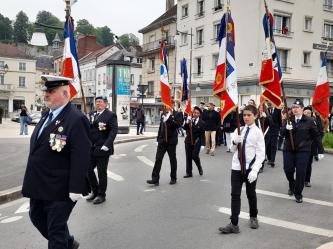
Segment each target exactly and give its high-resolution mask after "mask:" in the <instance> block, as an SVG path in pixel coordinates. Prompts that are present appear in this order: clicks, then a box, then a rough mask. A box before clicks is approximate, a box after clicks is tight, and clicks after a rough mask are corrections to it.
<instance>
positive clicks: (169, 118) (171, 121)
mask: <svg viewBox="0 0 333 249" xmlns="http://www.w3.org/2000/svg"><path fill="white" fill-rule="evenodd" d="M182 124H183V118H182V115H180V114H179V112H176V111H172V110H166V111H164V112H163V113H162V115H161V120H160V126H159V129H158V133H157V143H158V145H157V151H156V158H155V164H154V169H153V172H152V176H151V177H152V178H151V180H147V183H148V184H154V185H155V186H158V185H159V180H160V171H161V167H162V161H163V157H164V155H165V153H166V152H167V153H168V155H169V159H170V166H171V173H170V177H171V180H170V184H171V185H173V184H176V182H177V156H176V147H177V144H178V132H177V130H178V128H179V127H180V126H182Z"/></svg>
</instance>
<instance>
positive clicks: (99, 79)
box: [97, 74, 101, 85]
mask: <svg viewBox="0 0 333 249" xmlns="http://www.w3.org/2000/svg"><path fill="white" fill-rule="evenodd" d="M97 82H98V85H100V84H101V75H100V74H99V75H98V81H97Z"/></svg>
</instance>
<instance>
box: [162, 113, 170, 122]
mask: <svg viewBox="0 0 333 249" xmlns="http://www.w3.org/2000/svg"><path fill="white" fill-rule="evenodd" d="M170 115H171V113H170V112H167V113H166V114H165V115H163V122H164V123H165V122H166V121H167V120H168V119H169V117H170Z"/></svg>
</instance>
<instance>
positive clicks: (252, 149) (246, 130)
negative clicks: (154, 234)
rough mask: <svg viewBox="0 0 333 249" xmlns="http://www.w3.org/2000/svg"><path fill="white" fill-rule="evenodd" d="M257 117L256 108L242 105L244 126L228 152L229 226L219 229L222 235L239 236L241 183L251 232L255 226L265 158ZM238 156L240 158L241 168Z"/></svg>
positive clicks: (235, 135) (256, 224)
mask: <svg viewBox="0 0 333 249" xmlns="http://www.w3.org/2000/svg"><path fill="white" fill-rule="evenodd" d="M257 114H258V109H257V108H256V107H255V106H252V105H248V106H246V107H245V108H244V111H243V118H244V123H245V126H244V127H242V128H241V135H238V132H237V129H236V130H235V132H234V133H233V134H232V137H231V141H232V144H231V146H230V150H231V151H232V152H234V156H233V158H232V170H231V217H230V219H231V223H230V224H228V225H227V226H225V227H220V228H219V230H220V231H221V232H222V233H225V234H229V233H239V227H238V216H239V213H240V207H241V199H240V196H241V192H242V185H243V183H244V182H245V184H246V195H247V198H248V201H249V207H250V227H251V228H253V229H257V228H258V227H259V224H258V220H257V214H258V210H257V194H256V184H257V177H258V172H259V170H260V168H261V163H262V162H263V161H264V159H265V140H264V135H263V133H262V131H261V130H260V129H259V128H258V127H257V126H256V124H255V119H256V116H257ZM238 146H239V147H240V148H241V150H240V151H241V153H239V152H238ZM239 157H242V160H241V161H242V162H243V163H242V165H241V163H240V160H239Z"/></svg>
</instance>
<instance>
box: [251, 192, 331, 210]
mask: <svg viewBox="0 0 333 249" xmlns="http://www.w3.org/2000/svg"><path fill="white" fill-rule="evenodd" d="M256 192H257V194H262V195H268V196H273V197H278V198H283V199H288V200H293V199H294V197H292V196H289V195H286V194H281V193H276V192H271V191H266V190H262V189H256ZM303 202H308V203H312V204H317V205H322V206H327V207H333V203H332V202H328V201H321V200H315V199H311V198H303Z"/></svg>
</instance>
